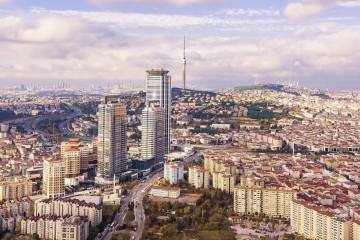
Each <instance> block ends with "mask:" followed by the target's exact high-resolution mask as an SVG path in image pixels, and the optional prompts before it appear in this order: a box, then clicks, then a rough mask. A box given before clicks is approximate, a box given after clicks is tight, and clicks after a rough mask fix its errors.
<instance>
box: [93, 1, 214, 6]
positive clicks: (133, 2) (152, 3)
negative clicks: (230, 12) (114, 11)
mask: <svg viewBox="0 0 360 240" xmlns="http://www.w3.org/2000/svg"><path fill="white" fill-rule="evenodd" d="M88 1H90V2H91V3H93V4H96V5H118V4H141V5H150V6H151V5H152V6H154V5H155V6H161V5H175V6H185V5H191V4H205V3H211V2H219V1H218V0H88Z"/></svg>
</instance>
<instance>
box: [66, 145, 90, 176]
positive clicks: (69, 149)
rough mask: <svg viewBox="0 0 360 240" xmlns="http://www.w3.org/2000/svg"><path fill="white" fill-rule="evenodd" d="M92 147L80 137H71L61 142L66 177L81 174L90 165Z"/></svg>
mask: <svg viewBox="0 0 360 240" xmlns="http://www.w3.org/2000/svg"><path fill="white" fill-rule="evenodd" d="M90 152H91V149H90V147H89V144H86V143H84V142H82V141H80V140H79V139H70V140H68V141H67V142H62V143H61V158H62V160H63V161H64V164H65V177H66V178H71V177H76V176H79V175H80V173H81V172H85V171H86V170H87V169H88V166H89V158H90Z"/></svg>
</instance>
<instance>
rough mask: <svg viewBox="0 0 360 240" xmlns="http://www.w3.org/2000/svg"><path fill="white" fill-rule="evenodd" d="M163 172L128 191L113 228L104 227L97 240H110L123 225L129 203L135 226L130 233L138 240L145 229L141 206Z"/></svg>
mask: <svg viewBox="0 0 360 240" xmlns="http://www.w3.org/2000/svg"><path fill="white" fill-rule="evenodd" d="M162 174H163V172H162V171H160V172H155V173H153V175H151V176H150V177H149V179H147V180H146V181H145V182H142V183H139V184H138V185H136V186H135V187H134V188H133V189H131V191H129V193H128V195H127V196H126V197H125V198H123V199H122V201H121V207H120V211H119V213H118V214H116V216H115V218H114V221H113V223H112V224H111V225H113V226H114V227H110V226H109V227H106V228H105V230H104V231H103V232H102V234H101V236H98V237H97V238H96V239H97V240H110V239H111V237H112V236H113V234H115V233H116V228H117V227H118V226H122V225H123V224H124V223H125V217H126V214H127V213H128V211H129V207H128V205H129V203H130V202H132V201H133V202H134V215H135V225H136V230H135V231H133V232H131V235H132V238H131V239H133V240H140V239H141V236H142V234H143V231H144V227H145V212H144V206H143V199H144V197H145V195H146V194H147V192H148V190H149V189H150V187H151V186H152V185H153V184H154V182H155V181H156V180H157V179H158V178H159V177H160V176H162Z"/></svg>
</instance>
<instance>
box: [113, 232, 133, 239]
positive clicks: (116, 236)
mask: <svg viewBox="0 0 360 240" xmlns="http://www.w3.org/2000/svg"><path fill="white" fill-rule="evenodd" d="M130 239H131V235H130V234H129V233H116V234H114V235H113V237H112V238H111V240H130Z"/></svg>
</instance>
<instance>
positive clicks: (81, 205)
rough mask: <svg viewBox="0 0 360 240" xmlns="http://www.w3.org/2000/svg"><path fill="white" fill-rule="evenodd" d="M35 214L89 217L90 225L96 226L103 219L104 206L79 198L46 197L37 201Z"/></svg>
mask: <svg viewBox="0 0 360 240" xmlns="http://www.w3.org/2000/svg"><path fill="white" fill-rule="evenodd" d="M34 215H35V216H49V215H51V216H57V217H66V216H74V217H87V218H88V220H89V223H90V225H91V226H92V227H94V226H97V225H98V224H99V223H101V221H102V207H101V206H100V205H97V204H94V203H89V202H85V201H80V200H78V199H56V200H52V199H44V200H39V201H36V202H35V206H34Z"/></svg>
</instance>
